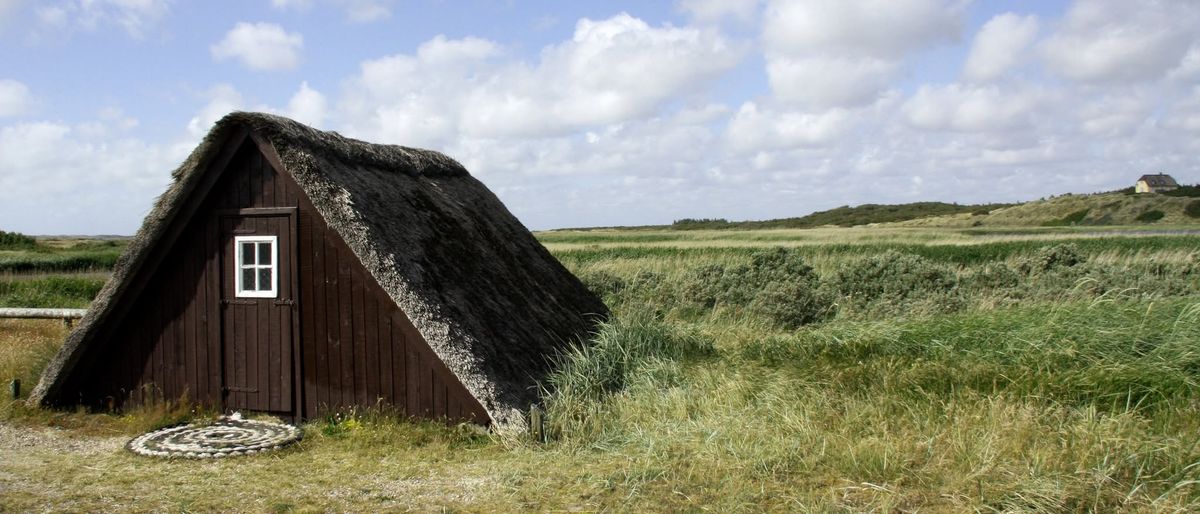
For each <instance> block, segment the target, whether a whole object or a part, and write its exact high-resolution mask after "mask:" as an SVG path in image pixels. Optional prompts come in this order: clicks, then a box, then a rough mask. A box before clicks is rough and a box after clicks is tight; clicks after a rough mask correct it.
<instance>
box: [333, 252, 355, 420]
mask: <svg viewBox="0 0 1200 514" xmlns="http://www.w3.org/2000/svg"><path fill="white" fill-rule="evenodd" d="M337 253H338V289H337V292H338V294H337V304H338V328H339V330H338V334H339V340H340V341H341V348H340V351H339V352H338V353H340V354H341V360H342V370H341V372H342V373H341V374H342V400H341V403H342V405H345V406H350V405H354V403H355V390H354V386H355V381H354V334H353V331H354V327H353V322H354V318H353V316H354V312H353V309H354V299H353V288H352V287H353V285H352V284H351V280H352V279H351V278H350V263H351V261H352V259H353V258H354V256H352V255H350V253H349V252H348V251H346V249H345V248H344V247H343V248H338V251H337Z"/></svg>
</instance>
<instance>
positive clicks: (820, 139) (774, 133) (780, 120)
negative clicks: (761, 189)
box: [726, 102, 853, 159]
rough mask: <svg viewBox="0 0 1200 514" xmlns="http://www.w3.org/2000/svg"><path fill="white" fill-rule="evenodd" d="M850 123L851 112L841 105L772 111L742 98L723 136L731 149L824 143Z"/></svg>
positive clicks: (806, 145) (749, 149) (751, 149)
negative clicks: (821, 109) (810, 110)
mask: <svg viewBox="0 0 1200 514" xmlns="http://www.w3.org/2000/svg"><path fill="white" fill-rule="evenodd" d="M852 123H853V122H852V116H851V115H850V113H849V112H848V111H846V110H844V109H831V110H829V111H826V112H822V113H805V112H775V111H771V110H764V109H759V107H758V105H756V104H755V103H754V102H746V103H744V104H742V106H741V108H739V109H738V112H737V114H736V115H734V117H733V119H732V120H730V122H729V126H728V128H727V130H726V140H727V141H728V142H729V145H730V148H731V149H732V150H733V151H734V152H740V153H753V152H759V151H762V150H777V149H783V148H797V147H812V146H828V145H830V144H832V143H834V142H835V141H836V140H837V139H838V138H840V137H842V136H843V135H845V134H846V132H847V131H848V130H849V128H850V127H851V125H852ZM760 159H761V158H760Z"/></svg>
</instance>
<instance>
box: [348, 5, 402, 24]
mask: <svg viewBox="0 0 1200 514" xmlns="http://www.w3.org/2000/svg"><path fill="white" fill-rule="evenodd" d="M338 3H339V4H341V6H342V8H343V9H345V11H346V18H347V19H349V20H350V21H352V22H354V23H369V22H373V21H379V20H382V19H385V18H388V17H390V16H391V15H392V7H391V4H392V2H391V1H389V0H338Z"/></svg>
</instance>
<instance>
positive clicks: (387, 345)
mask: <svg viewBox="0 0 1200 514" xmlns="http://www.w3.org/2000/svg"><path fill="white" fill-rule="evenodd" d="M371 303H372V305H374V306H375V307H374V309H373V311H374V313H375V323H376V327H377V329H378V332H377V333H376V336H375V344H376V345H377V347H378V349H379V358H378V360H377V362H378V363H379V366H378V367H377V370H378V371H376V373H377V374H378V376H379V385H378V387H379V395H380V396H381V397H383V399H384V401H386V402H387V403H388V404H391V405H394V404H396V394H395V390H394V389H393V383H392V373H393V371H392V369H393V368H392V358H393V357H392V346H393V345H394V343H393V342H392V321H391V320H390V319H389V318H388V316H387V305H385V304H384V303H383V302H380V301H372V302H371Z"/></svg>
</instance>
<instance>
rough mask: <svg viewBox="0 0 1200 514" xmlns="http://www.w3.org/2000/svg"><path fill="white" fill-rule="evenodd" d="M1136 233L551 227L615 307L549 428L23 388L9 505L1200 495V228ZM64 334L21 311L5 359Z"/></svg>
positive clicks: (1103, 502) (748, 505) (1067, 504)
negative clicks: (37, 392) (124, 403)
mask: <svg viewBox="0 0 1200 514" xmlns="http://www.w3.org/2000/svg"><path fill="white" fill-rule="evenodd" d="M1139 230H1140V229H1139ZM1126 232H1127V230H1125V229H1119V228H1118V229H1111V230H1107V229H1106V231H1103V232H1098V231H1095V230H1090V231H1089V230H1084V229H1078V228H1072V227H1047V228H1031V229H1016V230H1013V229H997V230H988V229H961V230H951V229H914V228H854V229H814V230H768V231H731V230H720V231H704V230H697V231H687V232H680V231H669V230H658V231H649V230H626V231H620V230H606V231H586V232H550V233H542V234H539V237H540V238H541V239H542V241H543V242H544V243H545V244H546V245H547V247H548V248H550V249H551V251H552V252H553V253H554V254H555V255H556V256H558V257H559V259H560V260H562V261H563V262H564V264H565V265H567V267H568V268H570V269H571V270H572V271H573V272H575V273H576V274H577V275H578V276H580V277H581V279H583V280H584V282H585V283H586V284H588V285H589V287H591V288H593V290H595V291H597V292H598V293H599V294H602V295H603V296H604V298H605V300H606V302H607V303H608V304H609V305H610V306H611V307H613V310H614V313H615V315H614V317H613V319H611V320H610V321H609V323H608V324H606V325H605V326H604V327H603V328H602V329H601V331H600V332H599V333H598V334H597V335H596V336H595V338H594V340H593V344H592V345H591V346H589V347H587V348H582V349H579V350H578V351H576V352H573V353H571V354H569V355H566V356H563V357H562V358H561V361H560V365H559V367H558V371H557V373H556V374H555V375H554V376H553V378H552V380H551V381H550V383H548V384H546V388H547V393H546V398H545V404H546V405H545V406H546V409H547V415H548V419H549V426H548V428H549V433H550V441H549V442H547V443H544V444H541V443H535V442H533V441H530V440H528V439H526V438H523V437H513V436H502V435H496V434H486V433H480V432H479V431H477V430H474V429H472V428H470V427H462V426H457V427H453V426H452V427H447V426H443V425H440V424H437V423H428V422H409V421H405V420H402V419H398V418H396V417H395V416H391V415H389V414H388V413H387V412H377V411H369V412H348V413H343V414H342V415H340V416H337V417H330V418H328V419H321V420H314V421H312V422H310V423H308V424H306V425H305V431H306V432H305V433H306V435H305V440H304V441H303V442H302V443H301V444H299V445H298V446H296V447H293V448H291V449H288V450H285V451H282V452H279V453H276V454H271V455H266V456H259V457H254V458H245V459H240V460H227V461H221V462H201V463H198V462H184V461H157V460H150V459H147V458H142V457H136V456H134V455H132V454H130V453H128V452H126V451H124V450H123V449H122V445H123V444H124V443H125V441H127V440H128V439H129V438H131V437H132V436H134V435H136V434H137V433H139V432H140V431H144V430H147V429H150V428H153V427H156V426H163V425H166V424H170V423H174V422H178V421H181V420H185V419H189V418H191V417H198V416H205V415H210V413H205V412H199V411H195V410H194V409H192V408H190V407H189V406H187V405H159V406H151V407H146V408H143V409H141V410H138V411H135V412H127V413H123V414H119V415H117V414H87V413H82V412H59V411H48V410H41V409H32V410H31V409H28V408H26V407H24V406H23V404H20V403H16V402H10V401H8V400H7V399H5V400H0V511H7V510H13V511H28V510H70V511H112V510H140V511H163V510H177V511H193V510H248V511H291V510H299V511H326V510H351V511H368V510H465V511H480V512H492V511H527V510H539V511H541V510H589V511H591V510H617V511H679V510H684V511H694V510H714V511H850V512H861V511H918V510H919V511H924V512H962V511H1004V512H1017V511H1035V512H1078V511H1100V512H1109V511H1156V512H1157V511H1173V512H1174V511H1196V510H1198V509H1200V439H1198V438H1197V436H1196V435H1197V434H1198V433H1200V236H1196V235H1181V234H1160V235H1154V234H1148V233H1145V232H1142V231H1139V232H1136V233H1126ZM16 276H17V275H13V276H12V277H9V278H8V280H10V282H13V283H15V281H16V280H17V279H16V278H13V277H16ZM26 280H27V283H30V284H46V286H45V287H44V288H51V287H50V285H49V284H50V283H49V282H48V281H49V278H47V277H42V278H34V279H26ZM2 285H3V282H0V286H2ZM29 288H30V289H31V290H32V291H37V290H39V289H43V287H41V286H38V287H34V286H29ZM0 294H3V293H2V290H0ZM9 294H10V296H9V298H14V296H12V293H9ZM23 294H29V295H33V296H36V295H35V294H34V293H31V292H27V293H23ZM86 294H87V290H86V289H85V290H81V291H74V292H70V293H63V297H64V298H67V297H71V296H72V295H74V296H75V297H78V296H80V295H86ZM0 298H3V297H2V296H0ZM84 301H85V302H86V298H85V299H84ZM64 336H65V330H64V329H63V328H62V327H61V324H58V323H55V322H35V321H3V320H0V380H4V381H5V382H7V381H8V380H9V379H10V378H19V379H21V380H22V381H23V382H24V383H25V384H27V386H26V389H28V388H29V387H31V386H32V381H33V380H34V377H36V376H37V374H38V372H39V370H40V368H41V366H43V365H44V363H45V362H46V360H47V359H49V357H50V356H51V355H52V354H53V352H54V351H55V349H56V348H57V346H58V344H60V343H61V341H62V338H63V337H64Z"/></svg>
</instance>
